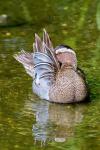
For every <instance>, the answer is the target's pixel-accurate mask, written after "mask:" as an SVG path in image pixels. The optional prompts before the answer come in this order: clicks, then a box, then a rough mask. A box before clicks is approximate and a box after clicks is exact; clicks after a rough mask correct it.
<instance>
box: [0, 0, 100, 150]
mask: <svg viewBox="0 0 100 150" xmlns="http://www.w3.org/2000/svg"><path fill="white" fill-rule="evenodd" d="M43 28H46V30H47V31H48V32H49V34H50V37H51V39H52V42H53V44H54V47H55V46H57V45H59V44H68V45H69V46H71V47H73V48H74V49H75V52H76V53H77V58H78V65H79V67H80V68H81V69H83V70H84V72H85V74H86V78H87V81H88V84H89V88H90V91H91V94H90V99H91V102H90V103H88V104H75V105H58V104H51V103H48V102H46V101H43V100H40V99H39V98H38V97H37V96H36V95H34V94H33V93H32V85H31V84H32V79H31V78H30V77H29V76H28V75H27V74H26V73H25V71H24V69H23V67H22V66H21V65H20V64H19V63H18V62H16V60H14V58H13V54H15V53H16V52H19V51H20V49H22V48H23V49H25V50H26V51H32V43H33V41H34V33H35V32H36V33H38V34H39V35H40V36H41V37H42V30H43ZM45 149H46V150H51V149H52V150H65V149H68V150H99V149H100V0H94V1H91V0H77V1H75V0H30V1H28V0H24V1H21V0H17V1H15V0H4V1H3V0H1V1H0V150H45Z"/></svg>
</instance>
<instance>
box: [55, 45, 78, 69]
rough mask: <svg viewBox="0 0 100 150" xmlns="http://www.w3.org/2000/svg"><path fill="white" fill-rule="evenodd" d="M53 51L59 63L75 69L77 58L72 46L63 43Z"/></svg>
mask: <svg viewBox="0 0 100 150" xmlns="http://www.w3.org/2000/svg"><path fill="white" fill-rule="evenodd" d="M55 53H56V57H57V59H58V61H59V62H60V63H61V65H62V66H63V65H66V66H71V67H73V68H74V69H75V70H76V68H77V58H76V53H75V52H74V51H73V49H72V48H70V47H69V46H65V45H60V46H57V47H56V48H55Z"/></svg>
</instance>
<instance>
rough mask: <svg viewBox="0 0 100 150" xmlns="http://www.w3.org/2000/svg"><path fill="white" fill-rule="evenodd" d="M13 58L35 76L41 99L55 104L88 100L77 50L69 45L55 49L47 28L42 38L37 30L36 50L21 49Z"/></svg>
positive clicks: (37, 90) (35, 85)
mask: <svg viewBox="0 0 100 150" xmlns="http://www.w3.org/2000/svg"><path fill="white" fill-rule="evenodd" d="M14 58H15V59H16V60H17V61H18V62H20V63H21V64H22V65H23V67H24V68H25V70H26V73H27V74H28V75H30V76H31V77H32V79H33V83H32V90H33V93H35V94H36V95H38V96H39V97H40V99H44V100H47V101H49V102H54V103H77V102H83V101H85V100H86V99H87V97H88V86H87V81H86V78H85V74H84V72H83V71H82V70H81V69H79V68H78V66H77V57H76V53H75V51H74V50H73V49H72V48H71V47H70V46H67V45H59V46H57V47H55V48H54V47H53V44H52V42H51V39H50V37H49V34H48V33H47V31H46V30H45V29H44V30H43V39H42V40H41V38H40V37H39V36H38V35H37V34H36V33H35V42H34V43H33V52H31V53H30V52H26V51H24V50H21V51H20V52H19V53H17V54H14Z"/></svg>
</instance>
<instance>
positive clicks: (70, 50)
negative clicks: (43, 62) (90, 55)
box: [56, 48, 76, 55]
mask: <svg viewBox="0 0 100 150" xmlns="http://www.w3.org/2000/svg"><path fill="white" fill-rule="evenodd" d="M64 52H71V53H73V54H74V55H76V54H75V52H74V51H73V50H72V49H70V48H68V49H67V48H61V49H58V50H56V54H58V53H64Z"/></svg>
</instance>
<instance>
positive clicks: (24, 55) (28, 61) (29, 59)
mask: <svg viewBox="0 0 100 150" xmlns="http://www.w3.org/2000/svg"><path fill="white" fill-rule="evenodd" d="M14 58H15V59H16V60H17V61H19V62H20V63H21V64H22V65H23V66H24V68H25V70H26V72H27V74H29V75H30V76H31V77H32V78H34V63H33V53H28V52H25V51H24V50H21V52H19V53H18V54H15V55H14Z"/></svg>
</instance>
